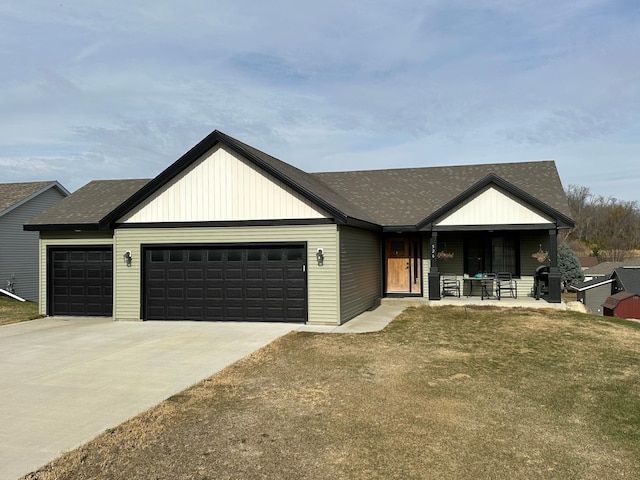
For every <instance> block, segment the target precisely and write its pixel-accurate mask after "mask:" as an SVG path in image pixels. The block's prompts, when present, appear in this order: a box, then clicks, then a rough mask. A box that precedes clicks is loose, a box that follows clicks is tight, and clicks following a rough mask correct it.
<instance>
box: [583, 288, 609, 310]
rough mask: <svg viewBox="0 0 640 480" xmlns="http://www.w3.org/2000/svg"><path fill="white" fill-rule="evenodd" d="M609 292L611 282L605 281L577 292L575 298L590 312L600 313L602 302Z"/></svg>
mask: <svg viewBox="0 0 640 480" xmlns="http://www.w3.org/2000/svg"><path fill="white" fill-rule="evenodd" d="M611 294H612V285H611V283H605V284H603V285H599V286H597V287H593V288H589V289H587V290H584V291H582V292H578V293H577V299H578V301H579V302H582V303H583V304H584V306H585V307H587V308H588V309H589V311H591V313H595V314H597V315H602V314H603V310H602V304H603V303H604V302H605V301H606V300H607V298H609V297H610V296H611Z"/></svg>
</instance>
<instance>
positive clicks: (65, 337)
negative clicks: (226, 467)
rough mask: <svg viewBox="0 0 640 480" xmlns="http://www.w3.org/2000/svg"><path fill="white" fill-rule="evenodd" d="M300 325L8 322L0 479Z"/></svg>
mask: <svg viewBox="0 0 640 480" xmlns="http://www.w3.org/2000/svg"><path fill="white" fill-rule="evenodd" d="M299 327H300V326H299V325H295V324H274V323H266V324H261V323H206V322H205V323H201V322H114V321H113V320H111V319H95V318H48V319H41V320H34V321H31V322H25V323H19V324H13V325H5V326H3V327H0V479H12V478H18V477H20V476H22V475H24V474H26V473H29V472H31V471H33V470H36V469H37V468H38V467H40V466H42V465H44V464H45V463H48V462H49V461H51V460H53V459H54V458H56V457H57V456H59V455H60V454H61V453H63V452H65V451H67V450H71V449H73V448H75V447H77V446H79V445H81V444H83V443H85V442H87V441H88V440H91V439H92V438H93V437H95V436H96V435H98V434H100V433H102V432H103V431H104V430H105V429H107V428H110V427H114V426H116V425H118V424H120V423H122V422H123V421H125V420H127V419H128V418H130V417H132V416H134V415H136V414H138V413H140V412H143V411H144V410H146V409H148V408H150V407H152V406H154V405H156V404H158V403H159V402H161V401H162V400H164V399H166V398H167V397H169V396H171V395H173V394H175V393H177V392H180V391H181V390H184V389H185V388H187V387H188V386H190V385H193V384H194V383H196V382H198V381H199V380H202V379H204V378H207V377H208V376H210V375H211V374H213V373H215V372H216V371H218V370H220V369H222V368H224V367H226V366H227V365H230V364H231V363H233V362H235V361H237V360H238V359H240V358H242V357H244V356H246V355H247V354H249V353H251V352H253V351H255V350H256V349H258V348H260V347H262V346H264V345H266V344H268V343H270V342H271V341H273V340H275V339H276V338H278V337H280V336H282V335H284V334H286V333H287V332H289V331H292V330H295V329H297V328H299Z"/></svg>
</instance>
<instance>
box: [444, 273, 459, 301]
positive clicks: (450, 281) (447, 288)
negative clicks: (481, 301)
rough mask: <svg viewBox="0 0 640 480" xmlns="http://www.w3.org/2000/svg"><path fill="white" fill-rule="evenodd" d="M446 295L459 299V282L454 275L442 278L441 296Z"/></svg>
mask: <svg viewBox="0 0 640 480" xmlns="http://www.w3.org/2000/svg"><path fill="white" fill-rule="evenodd" d="M447 294H452V295H455V296H456V297H458V298H460V280H458V278H457V277H456V276H455V275H443V276H442V296H443V297H444V296H446V295H447Z"/></svg>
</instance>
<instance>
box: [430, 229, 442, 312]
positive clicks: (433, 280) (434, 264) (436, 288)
mask: <svg viewBox="0 0 640 480" xmlns="http://www.w3.org/2000/svg"><path fill="white" fill-rule="evenodd" d="M437 251H438V232H431V246H430V248H429V257H430V268H429V277H428V278H429V300H440V273H439V272H438V257H437V255H436V252H437Z"/></svg>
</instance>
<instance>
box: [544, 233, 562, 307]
mask: <svg viewBox="0 0 640 480" xmlns="http://www.w3.org/2000/svg"><path fill="white" fill-rule="evenodd" d="M549 260H550V263H549V296H548V297H547V301H548V302H549V303H561V302H562V296H561V293H562V288H561V285H562V275H561V274H560V270H558V230H557V229H555V228H554V229H553V230H549Z"/></svg>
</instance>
